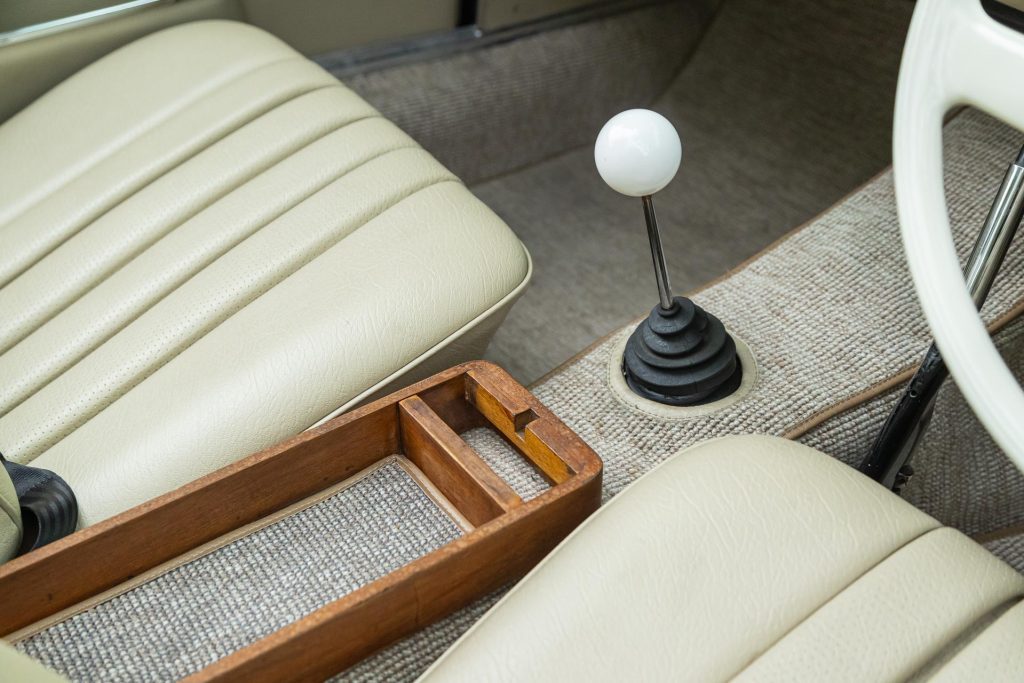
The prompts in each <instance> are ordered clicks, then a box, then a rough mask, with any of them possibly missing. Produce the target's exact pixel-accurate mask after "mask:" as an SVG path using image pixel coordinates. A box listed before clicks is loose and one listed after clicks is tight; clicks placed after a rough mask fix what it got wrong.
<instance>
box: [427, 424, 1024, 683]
mask: <svg viewBox="0 0 1024 683" xmlns="http://www.w3.org/2000/svg"><path fill="white" fill-rule="evenodd" d="M1022 596H1024V577H1022V576H1020V575H1019V574H1017V573H1016V572H1014V571H1013V570H1012V569H1011V568H1010V567H1008V566H1007V565H1005V564H1003V563H1002V562H1001V561H999V560H997V559H996V558H995V557H993V556H992V555H991V554H989V553H988V552H986V551H985V550H984V549H983V548H981V546H979V545H977V544H976V543H974V542H973V541H971V540H970V539H968V538H967V537H965V536H964V535H962V534H961V533H959V532H958V531H954V530H952V529H949V528H944V527H942V526H940V525H939V524H938V522H936V521H935V520H934V519H932V518H930V517H928V516H926V515H924V514H923V513H921V512H919V511H917V510H916V509H914V508H913V507H911V506H910V505H908V504H907V503H905V502H903V501H902V500H900V499H899V498H897V497H896V496H894V495H893V494H891V493H890V492H889V491H887V490H885V489H883V488H882V487H881V486H879V485H878V484H876V483H874V482H873V481H870V480H869V479H867V478H866V477H864V476H862V475H860V474H859V473H857V472H855V471H854V470H852V469H850V468H848V467H847V466H845V465H843V464H841V463H839V462H838V461H835V460H833V459H832V458H829V457H826V456H824V455H822V454H820V453H818V452H816V451H814V450H812V449H810V448H807V447H805V446H802V445H799V444H796V443H793V442H790V441H784V440H782V439H776V438H770V437H759V436H747V437H733V438H727V439H720V440H717V441H712V442H707V443H705V444H702V445H699V446H696V447H694V448H691V449H689V450H686V451H683V452H681V453H680V454H678V455H676V456H675V457H674V458H672V459H671V460H669V461H668V462H666V463H665V464H664V465H662V466H661V467H659V468H658V469H656V470H654V471H653V472H651V473H650V474H648V475H647V476H645V477H643V478H642V479H641V480H640V481H638V482H637V483H636V484H634V485H633V486H631V487H630V488H629V489H627V490H626V491H624V492H623V493H621V494H620V495H618V496H616V497H615V498H614V499H613V500H612V501H611V502H610V503H609V504H608V505H606V506H605V507H603V508H602V509H601V510H600V511H599V512H597V513H596V514H595V515H594V516H593V517H592V518H591V519H589V520H588V521H587V522H586V523H585V524H584V525H583V526H581V527H580V528H579V529H578V530H577V531H576V532H575V533H574V534H572V535H571V536H570V537H569V538H568V539H567V540H566V541H565V542H564V543H562V545H561V546H559V547H558V549H557V550H555V551H554V553H552V554H551V555H550V556H549V557H548V558H547V559H545V560H544V562H542V563H541V564H540V565H539V566H538V567H537V568H536V569H535V570H534V571H533V572H532V573H531V574H530V575H529V576H528V577H527V578H526V579H524V580H523V581H522V582H520V583H519V584H518V585H517V586H516V587H515V588H514V589H513V590H512V591H511V592H510V593H509V594H508V595H507V596H506V597H505V598H504V599H502V600H501V601H500V602H499V603H498V604H497V605H496V606H495V607H494V608H493V609H492V610H491V611H490V612H489V613H488V614H487V615H485V616H484V617H483V619H482V620H481V621H480V622H478V623H477V624H476V625H475V626H474V627H473V628H472V629H471V630H470V631H469V632H468V633H466V634H465V635H464V636H463V638H462V639H461V640H460V641H458V642H457V643H456V644H455V645H454V646H453V647H452V648H451V649H450V650H449V651H448V652H447V653H446V654H445V655H444V656H443V657H442V658H441V659H440V660H439V661H438V662H437V663H436V664H435V665H434V666H433V667H432V668H431V669H430V670H429V671H428V672H427V673H426V674H425V676H424V679H425V680H427V681H431V682H432V683H433V682H434V681H482V680H488V681H498V680H530V681H540V680H549V681H575V680H579V681H583V680H586V681H593V680H608V681H619V680H631V681H634V680H652V681H653V680H695V681H710V680H724V679H730V678H734V677H735V678H739V679H740V680H787V681H788V680H808V681H826V680H827V681H837V680H849V681H884V680H906V679H908V678H911V677H913V676H919V677H920V678H922V679H937V680H964V679H967V678H971V679H974V680H986V681H991V680H1000V679H1002V680H1021V679H1022V678H1024V647H1022V643H1024V602H1022Z"/></svg>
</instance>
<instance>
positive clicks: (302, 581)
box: [0, 460, 462, 682]
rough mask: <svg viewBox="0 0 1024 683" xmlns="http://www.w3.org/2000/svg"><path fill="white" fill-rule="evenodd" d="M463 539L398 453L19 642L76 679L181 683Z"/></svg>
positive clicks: (456, 527)
mask: <svg viewBox="0 0 1024 683" xmlns="http://www.w3.org/2000/svg"><path fill="white" fill-rule="evenodd" d="M461 535H462V531H461V529H459V527H458V526H456V525H455V523H454V522H453V521H452V520H451V518H449V517H448V515H447V514H446V513H445V512H443V511H442V510H441V509H440V508H439V507H437V505H436V504H434V502H433V501H432V500H431V499H430V498H429V497H428V496H427V495H426V494H425V493H424V492H423V490H422V489H421V488H420V487H419V485H418V484H417V483H416V482H415V481H414V480H413V479H412V478H411V477H410V476H409V475H408V473H406V471H405V470H404V469H402V467H401V466H399V465H398V464H397V463H395V461H393V460H392V461H389V462H387V463H386V464H384V465H383V466H382V467H381V468H379V469H377V470H375V471H373V472H372V473H370V474H369V475H367V476H366V477H365V478H363V479H361V480H359V481H357V482H355V483H354V484H352V485H351V486H349V487H347V488H345V489H343V490H341V491H339V492H337V493H335V494H334V495H332V496H330V497H329V498H327V499H325V500H323V501H320V502H317V503H315V504H314V505H312V506H310V507H308V508H306V509H305V510H302V511H301V512H298V513H296V514H294V515H291V516H289V517H286V518H284V519H282V520H280V521H276V522H274V523H273V524H271V525H270V526H267V527H264V528H263V529H260V530H258V531H256V532H255V533H252V534H250V535H248V536H245V537H243V538H241V539H238V540H236V541H234V542H232V543H230V544H228V545H225V546H223V547H221V548H218V549H217V550H214V551H213V552H212V553H210V554H207V555H204V556H202V557H200V558H198V559H196V560H193V561H191V562H189V563H187V564H184V565H181V566H179V567H176V568H174V569H172V570H170V571H169V572H167V573H165V574H162V575H160V576H159V577H157V578H155V579H153V580H151V581H148V582H146V583H143V584H142V585H140V586H138V587H135V588H132V589H131V590H129V591H127V592H125V593H122V594H121V595H119V596H117V597H114V598H113V599H110V600H108V601H106V602H103V603H100V604H99V605H97V606H95V607H93V608H91V609H89V610H87V611H84V612H81V613H79V614H77V615H75V616H73V617H71V618H69V619H67V620H65V621H63V622H60V623H58V624H56V625H54V626H51V627H50V628H47V629H46V630H44V631H41V632H40V633H38V634H36V635H33V636H31V637H29V638H27V639H25V640H22V641H21V642H19V643H17V645H16V646H17V648H18V649H19V650H21V651H22V652H25V653H27V654H29V655H31V656H32V657H34V658H35V659H37V660H39V661H41V662H42V663H44V664H46V665H47V666H49V667H50V668H52V669H55V670H57V671H58V672H60V673H62V674H64V675H65V676H67V677H69V678H71V679H72V680H76V681H97V680H102V681H147V682H148V681H171V680H177V679H179V678H182V677H184V676H187V675H189V674H191V673H194V672H195V671H198V670H199V669H200V668H202V667H203V666H206V665H208V664H211V663H213V662H214V661H216V660H217V659H220V658H221V657H224V656H226V655H228V654H230V653H232V652H234V651H236V650H238V649H240V648H242V647H244V646H246V645H248V644H250V643H252V642H255V641H256V640H258V639H259V638H262V637H263V636H265V635H268V634H270V633H272V632H274V631H276V630H278V629H280V628H282V627H283V626H285V625H287V624H290V623H292V622H294V621H296V620H297V619H299V618H301V617H303V616H305V615H307V614H309V613H310V612H312V611H313V610H315V609H317V608H318V607H321V606H323V605H325V604H327V603H328V602H330V601H332V600H335V599H337V598H339V597H341V596H343V595H345V594H347V593H350V592H351V591H353V590H355V589H356V588H358V587H359V586H362V585H364V584H366V583H369V582H370V581H373V580H374V579H376V578H379V577H381V576H383V575H385V574H387V573H389V572H391V571H393V570H395V569H398V568H399V567H401V566H402V565H404V564H406V563H408V562H410V561H412V560H414V559H416V558H418V557H421V556H422V555H425V554H427V553H429V552H431V551H432V550H435V549H437V548H440V547H441V546H443V545H444V544H446V543H448V542H449V541H452V540H455V539H456V538H458V537H459V536H461ZM2 678H3V674H2V672H0V679H2Z"/></svg>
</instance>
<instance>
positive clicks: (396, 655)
mask: <svg viewBox="0 0 1024 683" xmlns="http://www.w3.org/2000/svg"><path fill="white" fill-rule="evenodd" d="M1020 137H1021V136H1020V134H1019V133H1017V132H1016V131H1013V130H1011V129H1009V128H1007V127H1006V126H1003V125H1002V124H1000V123H998V122H996V121H994V120H993V119H991V118H988V117H986V116H984V115H983V114H980V113H978V112H976V111H971V110H968V111H965V112H964V113H962V114H960V115H959V116H957V117H956V118H955V119H953V120H952V121H951V122H950V123H949V124H948V125H947V126H946V136H945V138H946V139H945V159H946V193H947V200H948V202H949V208H950V218H951V221H952V225H953V230H954V237H955V242H956V245H957V248H958V250H959V252H960V254H961V255H962V256H963V257H966V254H967V253H968V252H969V251H970V247H971V245H972V244H973V241H974V239H975V237H976V235H977V232H978V229H979V227H980V225H981V223H982V222H983V221H984V218H985V215H986V213H987V211H988V208H989V204H990V203H991V198H992V196H993V194H994V193H995V191H996V189H997V188H998V187H999V182H1000V179H1001V177H1002V174H1003V172H1004V171H1005V169H1006V166H1007V164H1009V162H1010V161H1011V160H1012V158H1013V155H1014V154H1015V152H1016V150H1017V149H1018V148H1019V146H1020ZM1001 273H1002V274H1001V275H1000V277H999V278H998V279H997V281H996V284H995V286H994V287H993V289H992V292H991V294H990V296H989V300H988V302H987V303H986V305H985V308H984V310H983V317H984V318H985V319H986V320H987V321H992V320H995V319H997V318H999V317H1000V316H1002V315H1003V314H1005V313H1007V312H1008V311H1010V310H1011V309H1012V308H1013V307H1014V306H1015V305H1016V304H1018V303H1019V302H1021V301H1022V300H1024V245H1022V244H1021V241H1020V240H1018V241H1016V242H1015V243H1014V244H1013V246H1012V247H1011V249H1010V252H1009V254H1008V255H1007V261H1006V262H1005V264H1004V267H1003V270H1002V271H1001ZM694 298H695V300H696V301H697V303H699V304H700V305H702V306H704V307H706V308H707V309H708V310H710V311H712V312H713V313H714V314H715V315H717V316H718V317H720V318H721V319H722V320H723V322H725V324H726V326H727V327H728V328H729V329H730V330H731V331H732V332H733V333H734V334H736V335H737V336H738V337H740V338H741V339H743V340H744V341H745V342H746V343H747V344H748V345H749V347H750V348H751V350H752V351H753V354H754V356H755V358H756V359H757V363H758V376H757V380H756V384H755V386H754V388H753V390H752V391H751V393H750V394H749V395H747V396H746V397H745V398H744V399H743V400H741V401H740V402H738V403H736V404H734V405H732V406H730V407H728V408H725V409H723V410H722V411H721V412H718V413H716V414H713V415H710V416H706V417H700V418H693V419H681V420H665V419H661V418H658V417H656V416H652V415H648V414H645V413H643V412H640V411H639V410H637V409H635V408H632V407H629V406H627V405H625V404H623V403H621V402H620V401H619V400H618V399H617V398H616V397H615V396H614V394H613V393H612V391H611V389H610V387H609V383H608V377H609V364H610V363H616V364H617V362H618V359H617V358H612V350H613V349H614V347H615V345H616V342H618V341H619V340H620V339H621V337H622V336H623V335H626V334H628V333H629V332H630V331H631V328H632V325H629V326H626V327H625V328H623V329H622V330H621V331H619V332H618V333H617V334H615V335H613V336H612V337H610V338H609V339H606V340H604V341H602V342H601V343H599V344H598V345H597V346H595V347H594V348H593V349H591V350H589V351H587V352H586V353H584V354H583V355H581V356H580V357H578V358H576V359H575V360H574V361H573V362H571V363H570V364H568V365H567V366H565V367H564V368H562V369H561V370H559V371H558V372H556V373H555V374H553V375H552V376H550V377H548V378H547V379H545V380H544V381H542V382H541V383H539V384H538V385H536V386H534V387H533V392H534V394H535V395H536V396H537V397H538V398H539V399H540V400H541V401H542V402H543V403H544V404H545V405H547V406H548V407H549V408H550V409H551V410H553V411H554V412H555V414H556V415H558V417H559V418H561V419H562V420H563V421H564V422H565V423H566V424H567V425H568V426H569V427H571V428H572V429H574V430H575V431H576V432H577V433H578V434H579V435H580V436H581V437H582V438H583V439H584V441H586V442H587V443H588V444H589V445H590V446H591V447H592V448H594V450H596V451H597V453H598V455H600V456H601V458H602V460H603V461H604V467H605V469H604V495H605V498H606V499H607V498H610V497H611V496H613V495H615V494H616V493H618V492H619V491H621V490H622V489H623V488H625V487H626V486H628V485H629V484H630V483H632V482H633V481H635V480H636V479H637V478H638V477H640V476H641V475H643V474H644V473H646V472H647V471H649V470H651V469H652V468H654V467H656V466H657V465H658V464H659V463H661V462H662V461H664V460H665V459H666V458H667V457H669V456H670V455H672V454H673V453H675V452H677V451H679V450H680V449H681V448H684V447H686V446H690V445H693V444H695V443H698V442H701V441H705V440H707V439H711V438H715V437H719V436H726V435H730V434H748V433H763V434H775V435H782V434H785V433H787V432H789V431H790V430H792V429H794V428H795V427H797V426H798V425H800V424H801V423H803V422H804V421H806V420H807V419H809V418H810V417H812V416H814V415H816V414H818V413H820V412H822V411H826V410H828V409H829V408H831V407H832V406H834V405H836V404H837V403H840V402H842V401H844V400H846V399H848V398H851V397H853V396H856V395H858V394H860V393H861V392H863V391H864V390H866V389H868V388H870V387H872V386H874V385H876V384H878V383H880V382H883V381H884V380H886V379H888V378H889V377H891V376H892V375H894V374H896V373H898V372H900V371H901V370H904V369H907V368H910V367H911V366H914V365H916V364H917V362H919V360H920V358H921V356H922V355H923V354H924V351H925V350H926V349H927V347H928V344H929V343H930V335H929V333H928V329H927V325H926V324H925V321H924V318H923V316H922V314H921V311H920V308H919V307H918V304H917V300H916V297H915V294H914V290H913V284H912V283H911V280H910V275H909V273H908V272H907V268H906V264H905V262H904V258H903V252H902V248H901V246H900V237H899V227H898V223H897V218H896V208H895V197H894V195H893V185H892V173H891V171H885V172H884V173H882V174H880V175H879V176H878V177H877V178H875V179H873V180H872V181H871V182H869V183H868V184H867V185H866V186H864V187H863V188H861V189H860V190H859V191H857V192H856V193H855V194H853V195H851V196H850V197H848V198H847V199H845V200H844V201H842V202H840V203H839V204H838V205H836V206H835V207H833V208H832V209H830V210H829V211H828V212H826V213H825V214H823V215H822V216H820V217H819V218H817V219H815V220H814V221H813V222H811V223H810V224H809V225H807V226H806V227H804V228H803V229H802V230H800V231H798V232H796V233H794V234H793V235H792V236H790V237H788V238H787V239H786V240H785V241H782V242H781V243H779V244H778V245H777V246H775V247H774V248H773V249H771V250H769V251H767V252H766V253H764V254H763V255H761V256H760V257H758V258H757V259H756V260H754V261H753V262H751V263H750V264H748V265H747V266H746V267H744V268H743V269H742V270H740V271H738V272H736V273H734V274H732V275H731V276H730V277H729V278H727V279H725V280H723V281H721V282H719V283H717V284H714V285H712V286H711V287H709V288H707V289H705V290H704V291H702V292H700V293H699V294H697V295H696V296H695V297H694ZM1022 326H1024V325H1022V324H1020V323H1018V324H1013V325H1009V326H1007V327H1006V328H1005V329H1004V330H1003V331H1002V332H1001V333H1000V334H999V335H997V339H998V340H999V343H1000V345H1001V346H1003V348H1004V349H1005V350H1007V351H1008V350H1009V349H1011V348H1013V347H1014V343H1013V342H1014V340H1015V339H1016V338H1017V335H1018V334H1020V329H1021V327H1022ZM1014 353H1017V352H1014ZM948 393H949V390H948V389H946V390H944V399H943V402H942V403H941V404H940V405H939V411H938V412H937V413H936V415H935V417H934V420H933V425H936V424H938V425H941V424H942V422H943V421H944V420H947V419H948V420H950V421H951V422H954V421H955V420H959V419H962V416H957V415H947V414H946V410H947V408H948V405H947V404H948V402H949V400H950V399H949V398H948V397H945V394H948ZM885 408H886V405H884V404H882V405H874V404H872V408H871V415H872V417H871V419H872V420H874V421H876V422H877V421H878V420H880V419H884V415H885ZM955 424H959V423H955ZM959 427H960V428H962V429H964V430H965V431H969V430H970V429H971V427H970V424H959ZM863 430H874V424H871V425H866V424H865V423H864V422H863V421H862V418H861V417H860V416H859V412H858V411H847V412H846V413H841V414H839V415H837V416H835V417H833V418H832V419H831V420H829V421H827V422H825V423H823V425H822V426H821V427H820V428H819V432H818V433H819V436H818V441H817V444H818V445H825V446H829V447H831V448H832V450H834V451H836V452H837V454H839V455H843V454H845V458H846V459H847V460H849V461H853V460H854V459H856V457H857V453H858V452H859V450H860V448H861V447H863V444H864V443H865V442H866V440H867V439H866V438H865V436H864V433H862V432H863ZM825 431H829V432H831V433H835V434H839V435H840V436H838V437H837V438H836V439H835V440H834V441H833V442H831V443H825V442H824V441H823V440H822V439H823V437H821V436H820V434H821V433H822V432H825ZM851 431H852V432H853V433H852V434H850V432H851ZM812 433H813V432H812ZM867 433H871V434H873V431H871V432H867ZM975 433H977V432H976V431H975ZM965 438H967V437H965ZM807 440H808V441H813V438H811V437H810V435H808V438H807ZM845 442H849V443H854V444H860V445H859V446H857V445H855V446H850V447H849V448H848V449H847V450H844V449H846V448H847V447H846V446H844V445H842V444H843V443H845ZM945 453H946V454H945V455H942V454H940V455H939V456H938V457H939V459H940V460H941V459H943V458H947V457H951V456H950V455H949V454H950V453H952V451H945ZM923 460H924V459H923V458H922V463H921V465H922V467H924V468H925V469H926V470H928V469H929V468H927V467H926V464H927V463H926V462H923ZM936 462H938V461H936ZM974 463H975V466H974V467H973V468H967V469H969V471H966V472H965V471H963V470H962V469H956V470H947V469H942V467H944V466H938V467H935V468H934V470H933V471H931V473H930V474H929V475H922V477H921V480H920V481H921V482H928V487H929V488H930V489H932V490H934V491H941V490H945V491H946V492H947V493H946V494H945V495H951V494H949V493H948V491H958V493H957V494H956V495H959V496H961V497H962V498H961V500H962V501H963V502H962V503H955V504H953V505H952V506H951V507H952V509H951V510H949V511H948V512H949V517H948V518H947V519H944V520H943V521H945V522H947V523H951V524H953V525H954V526H961V525H963V526H972V525H973V527H975V528H978V529H990V528H991V529H997V528H1001V527H1004V526H1007V525H1008V524H1009V523H1010V522H1011V520H1012V519H1013V518H1014V517H1015V516H1016V515H1017V513H1018V506H1017V505H1014V504H1012V503H1008V502H1007V503H997V504H996V505H995V507H993V508H989V509H988V511H987V512H986V513H985V514H984V515H981V516H980V517H979V516H978V514H977V512H976V510H977V509H982V508H977V507H976V506H978V505H979V501H983V500H985V499H988V498H992V499H994V500H999V499H1000V498H999V497H1000V496H1001V495H1002V491H1001V489H1002V487H1004V486H1005V485H1006V483H1007V481H1008V478H1009V477H1010V476H1011V474H1012V476H1014V477H1017V478H1018V480H1019V475H1016V474H1015V473H1010V470H1009V469H1008V467H1010V466H1009V465H1008V463H1007V462H1006V461H1005V459H1004V458H1003V457H1002V456H1000V455H999V454H998V451H988V452H986V454H985V455H984V456H983V457H976V458H975V459H974ZM953 477H957V480H953V479H952V478H953ZM912 483H914V484H915V485H917V483H918V480H915V481H914V482H912ZM513 484H514V486H515V487H516V490H517V491H522V490H529V487H530V484H529V483H528V482H526V481H524V480H518V481H514V482H513ZM1018 485H1019V484H1017V483H1012V486H1018ZM915 495H920V494H915ZM1018 498H1019V496H1018ZM938 507H939V508H941V505H939V506H938ZM961 507H964V508H966V510H964V509H961ZM958 510H959V511H958ZM972 515H973V516H972ZM477 613H478V609H467V610H464V611H463V612H460V613H457V614H455V615H453V616H451V617H449V618H448V619H447V620H445V621H444V622H443V624H444V625H443V626H439V627H438V628H437V629H436V630H434V631H432V632H431V633H430V634H429V635H428V634H425V633H419V634H416V635H414V636H412V637H410V638H407V639H406V640H404V641H401V642H399V643H396V644H395V645H393V646H392V647H390V648H388V649H386V650H384V651H383V652H381V653H379V654H378V655H376V656H375V657H373V658H371V659H370V660H367V661H366V662H364V663H363V665H361V666H360V667H357V668H356V669H353V670H352V671H349V672H347V673H346V674H344V675H343V676H342V677H340V679H339V680H375V679H376V672H380V671H388V672H394V671H398V670H400V671H401V675H399V676H396V677H395V680H412V679H414V678H415V677H416V676H417V675H419V673H421V672H422V670H423V669H425V668H426V667H427V666H429V664H430V663H431V662H432V661H433V659H434V658H436V653H437V652H439V651H441V650H443V649H444V648H443V647H441V646H440V644H439V643H438V642H437V640H438V639H439V638H441V637H451V638H453V640H452V642H454V638H455V637H456V636H458V635H459V634H460V633H462V632H464V631H465V629H467V628H469V626H470V625H472V623H473V621H474V620H475V619H476V618H477V617H476V615H477ZM418 655H422V657H421V658H419V659H418V658H417V656H418ZM397 662H401V663H402V668H400V669H396V668H395V667H396V663H397ZM389 680H392V678H391V677H390V676H389Z"/></svg>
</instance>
